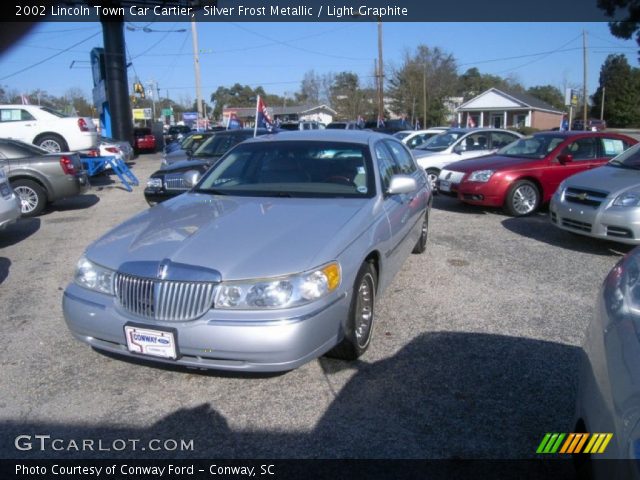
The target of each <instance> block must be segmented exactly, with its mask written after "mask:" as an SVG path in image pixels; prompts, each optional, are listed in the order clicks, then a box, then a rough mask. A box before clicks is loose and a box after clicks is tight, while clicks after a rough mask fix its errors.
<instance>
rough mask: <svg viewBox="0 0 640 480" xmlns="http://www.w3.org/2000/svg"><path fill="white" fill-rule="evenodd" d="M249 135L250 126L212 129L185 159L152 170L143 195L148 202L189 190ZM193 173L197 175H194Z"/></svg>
mask: <svg viewBox="0 0 640 480" xmlns="http://www.w3.org/2000/svg"><path fill="white" fill-rule="evenodd" d="M267 133H272V132H269V130H266V129H262V128H260V129H258V131H257V132H256V134H257V135H266V134H267ZM252 137H253V129H252V128H247V129H240V130H224V131H221V132H215V133H213V134H212V135H211V137H209V138H208V139H207V140H206V141H205V142H204V143H202V144H201V145H200V147H198V149H197V150H196V151H195V152H193V154H192V155H191V156H190V157H189V158H188V159H184V160H180V161H176V162H173V163H168V164H167V165H163V167H162V168H161V169H160V170H158V171H156V172H154V173H153V174H152V175H151V177H150V178H149V181H148V182H147V187H146V188H145V189H144V197H145V199H146V200H147V203H149V205H155V204H156V203H159V202H162V201H164V200H168V199H169V198H172V197H175V196H176V195H180V194H181V193H184V192H186V191H187V190H190V189H191V187H193V185H194V183H195V182H194V178H199V177H200V176H201V175H202V174H203V173H204V172H205V171H206V170H207V169H208V168H209V167H210V166H211V165H213V164H214V163H215V162H216V161H217V160H218V159H219V158H220V157H222V156H223V155H224V154H225V153H227V152H228V151H229V150H231V149H232V148H233V147H235V146H236V145H237V144H239V143H241V142H243V141H245V140H247V139H249V138H252ZM196 172H197V174H198V175H197V177H194V174H195V173H196Z"/></svg>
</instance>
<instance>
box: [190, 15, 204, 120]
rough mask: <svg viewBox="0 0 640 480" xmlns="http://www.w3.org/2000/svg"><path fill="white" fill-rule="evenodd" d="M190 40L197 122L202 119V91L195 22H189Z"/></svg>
mask: <svg viewBox="0 0 640 480" xmlns="http://www.w3.org/2000/svg"><path fill="white" fill-rule="evenodd" d="M191 39H192V40H193V68H194V70H195V74H196V105H197V107H198V121H199V120H200V119H201V118H202V89H201V87H200V54H199V51H200V50H199V48H198V30H197V28H196V22H195V20H193V19H192V20H191Z"/></svg>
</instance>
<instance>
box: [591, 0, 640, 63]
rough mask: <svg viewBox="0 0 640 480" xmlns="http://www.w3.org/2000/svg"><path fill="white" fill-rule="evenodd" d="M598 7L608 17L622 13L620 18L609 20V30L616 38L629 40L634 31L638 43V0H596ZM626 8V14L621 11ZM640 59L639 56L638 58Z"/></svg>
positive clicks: (639, 23) (639, 30)
mask: <svg viewBox="0 0 640 480" xmlns="http://www.w3.org/2000/svg"><path fill="white" fill-rule="evenodd" d="M598 7H599V8H600V9H602V10H604V11H605V13H606V14H607V15H608V16H609V17H618V18H620V15H621V14H622V15H624V16H623V18H621V19H620V20H616V21H613V22H609V30H611V33H612V34H613V35H615V36H616V37H618V38H624V39H627V40H629V39H630V38H632V37H633V35H634V33H635V37H636V42H637V43H638V45H640V6H639V5H638V0H598ZM625 10H626V15H625V14H624V13H623V12H625ZM639 60H640V58H639Z"/></svg>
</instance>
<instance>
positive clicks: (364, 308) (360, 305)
mask: <svg viewBox="0 0 640 480" xmlns="http://www.w3.org/2000/svg"><path fill="white" fill-rule="evenodd" d="M374 298H375V290H374V283H373V277H372V276H371V274H369V273H367V274H366V275H365V276H364V277H363V278H362V281H361V282H360V287H358V299H357V302H356V330H355V333H356V341H357V342H358V346H359V347H365V346H366V345H367V343H368V342H369V334H370V333H371V326H372V324H373V303H374Z"/></svg>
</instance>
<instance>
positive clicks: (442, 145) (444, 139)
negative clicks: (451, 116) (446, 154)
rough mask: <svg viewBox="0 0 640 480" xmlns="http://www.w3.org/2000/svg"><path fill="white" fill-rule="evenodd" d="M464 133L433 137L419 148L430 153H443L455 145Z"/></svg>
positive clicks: (443, 134) (442, 134)
mask: <svg viewBox="0 0 640 480" xmlns="http://www.w3.org/2000/svg"><path fill="white" fill-rule="evenodd" d="M462 135H463V134H462V132H447V133H440V134H438V135H435V136H433V137H431V138H430V139H429V140H427V141H426V142H425V143H423V144H422V145H420V146H419V147H418V150H428V151H430V152H442V151H444V150H446V149H447V148H449V147H450V146H451V145H453V144H454V143H455V142H456V140H458V139H459V138H460V137H461V136H462Z"/></svg>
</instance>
